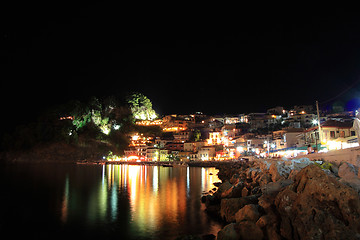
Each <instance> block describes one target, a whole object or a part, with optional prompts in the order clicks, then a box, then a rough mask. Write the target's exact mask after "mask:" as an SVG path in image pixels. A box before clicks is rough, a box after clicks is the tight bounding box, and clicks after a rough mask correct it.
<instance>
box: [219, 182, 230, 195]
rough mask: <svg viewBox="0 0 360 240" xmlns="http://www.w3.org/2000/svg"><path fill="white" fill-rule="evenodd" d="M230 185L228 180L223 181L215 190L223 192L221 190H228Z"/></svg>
mask: <svg viewBox="0 0 360 240" xmlns="http://www.w3.org/2000/svg"><path fill="white" fill-rule="evenodd" d="M232 186H233V185H232V184H231V183H230V182H229V181H225V182H224V183H222V184H221V185H219V187H218V190H217V192H218V193H223V192H225V191H227V190H229V189H230V188H231V187H232Z"/></svg>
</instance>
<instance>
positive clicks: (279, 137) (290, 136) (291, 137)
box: [272, 128, 304, 150]
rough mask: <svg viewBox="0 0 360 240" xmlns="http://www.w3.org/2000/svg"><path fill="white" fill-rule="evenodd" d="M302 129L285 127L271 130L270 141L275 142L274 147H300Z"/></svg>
mask: <svg viewBox="0 0 360 240" xmlns="http://www.w3.org/2000/svg"><path fill="white" fill-rule="evenodd" d="M303 132H304V129H302V128H287V129H282V130H279V131H274V132H273V137H272V142H273V143H274V144H275V149H276V150H280V149H285V148H292V147H302V145H303V144H304V143H303V142H301V141H300V139H301V138H302V135H303Z"/></svg>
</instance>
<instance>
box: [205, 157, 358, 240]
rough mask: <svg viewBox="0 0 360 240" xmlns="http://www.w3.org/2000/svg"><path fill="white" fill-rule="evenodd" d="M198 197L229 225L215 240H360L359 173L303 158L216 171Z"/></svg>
mask: <svg viewBox="0 0 360 240" xmlns="http://www.w3.org/2000/svg"><path fill="white" fill-rule="evenodd" d="M218 176H219V178H220V179H221V181H222V182H221V183H218V184H216V185H218V188H217V190H216V191H215V192H210V193H209V194H208V195H205V196H203V197H202V202H203V203H205V205H206V211H207V212H208V213H209V214H210V215H212V216H214V217H217V218H221V219H222V220H223V221H225V222H226V223H227V225H226V226H225V227H224V228H223V229H222V230H221V231H219V232H218V235H217V239H219V240H225V239H360V198H359V191H360V179H359V177H358V168H357V167H356V166H354V165H351V164H349V163H346V162H344V163H342V164H340V165H339V166H337V165H335V164H331V163H326V162H322V161H315V162H314V161H310V160H309V159H307V158H303V159H294V160H286V159H281V160H255V161H250V162H234V163H228V164H224V165H222V166H219V173H218Z"/></svg>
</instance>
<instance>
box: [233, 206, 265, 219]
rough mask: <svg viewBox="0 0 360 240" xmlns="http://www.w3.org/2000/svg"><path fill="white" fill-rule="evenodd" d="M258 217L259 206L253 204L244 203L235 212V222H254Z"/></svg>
mask: <svg viewBox="0 0 360 240" xmlns="http://www.w3.org/2000/svg"><path fill="white" fill-rule="evenodd" d="M259 217H260V213H259V206H258V205H255V204H248V205H245V206H244V207H242V208H241V209H240V210H239V211H238V212H237V213H236V214H235V220H236V222H243V221H252V222H254V223H255V222H256V221H257V220H258V219H259Z"/></svg>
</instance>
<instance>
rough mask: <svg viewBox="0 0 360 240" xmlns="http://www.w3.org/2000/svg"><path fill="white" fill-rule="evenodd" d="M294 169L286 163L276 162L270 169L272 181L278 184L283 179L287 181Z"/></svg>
mask: <svg viewBox="0 0 360 240" xmlns="http://www.w3.org/2000/svg"><path fill="white" fill-rule="evenodd" d="M291 170H292V168H291V167H290V166H288V165H285V163H284V162H280V161H279V162H274V163H272V164H271V166H270V168H269V173H270V175H271V180H272V181H273V182H276V181H278V180H281V179H285V178H287V177H288V176H289V174H290V171H291Z"/></svg>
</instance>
